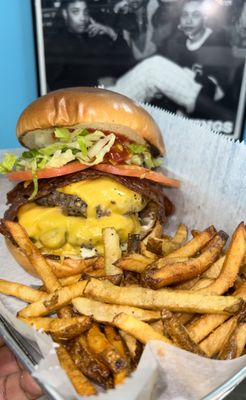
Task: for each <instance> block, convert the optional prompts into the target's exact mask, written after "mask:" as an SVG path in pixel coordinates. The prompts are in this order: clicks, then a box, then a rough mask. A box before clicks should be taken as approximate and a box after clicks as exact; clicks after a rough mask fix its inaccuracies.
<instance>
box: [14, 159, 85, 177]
mask: <svg viewBox="0 0 246 400" xmlns="http://www.w3.org/2000/svg"><path fill="white" fill-rule="evenodd" d="M87 168H90V166H89V165H85V164H81V163H80V162H79V161H74V162H72V163H70V164H67V165H63V167H59V168H44V169H41V170H39V171H37V177H38V179H45V178H53V177H56V176H62V175H67V174H71V173H73V172H77V171H82V170H83V169H87ZM8 179H9V180H10V181H30V180H32V179H33V176H32V172H31V171H13V172H10V173H9V174H8Z"/></svg>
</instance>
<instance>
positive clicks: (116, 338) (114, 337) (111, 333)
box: [104, 325, 131, 385]
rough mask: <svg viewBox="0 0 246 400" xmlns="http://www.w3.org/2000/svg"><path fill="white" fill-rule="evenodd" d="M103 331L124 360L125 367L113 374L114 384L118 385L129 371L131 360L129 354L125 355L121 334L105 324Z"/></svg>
mask: <svg viewBox="0 0 246 400" xmlns="http://www.w3.org/2000/svg"><path fill="white" fill-rule="evenodd" d="M104 333H105V336H106V338H107V339H108V341H109V343H110V344H111V345H112V346H113V347H114V348H116V350H117V351H118V352H119V354H120V355H121V357H122V358H123V359H124V360H125V362H126V368H125V369H124V370H122V371H120V372H118V373H117V374H115V375H114V382H115V385H119V384H121V383H123V382H124V380H125V378H126V377H127V375H128V371H130V365H131V360H130V358H129V356H128V355H127V350H126V345H125V342H124V341H123V339H122V338H121V336H120V334H119V333H118V332H117V330H116V329H115V328H114V327H113V326H111V325H106V326H105V327H104Z"/></svg>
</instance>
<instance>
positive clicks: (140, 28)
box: [114, 0, 156, 64]
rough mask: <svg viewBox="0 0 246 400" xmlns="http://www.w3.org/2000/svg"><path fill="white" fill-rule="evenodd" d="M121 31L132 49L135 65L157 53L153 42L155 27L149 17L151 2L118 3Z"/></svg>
mask: <svg viewBox="0 0 246 400" xmlns="http://www.w3.org/2000/svg"><path fill="white" fill-rule="evenodd" d="M114 9H115V10H117V12H118V13H120V12H121V15H122V18H121V26H120V27H121V29H122V32H123V36H124V38H125V40H126V41H127V43H128V45H129V48H130V49H131V52H132V55H133V58H134V60H135V64H136V63H137V62H138V61H141V60H143V59H145V58H147V57H149V56H151V55H153V54H155V52H156V46H155V44H154V43H153V41H152V36H153V27H152V23H151V19H150V15H149V0H127V1H126V0H124V1H120V2H119V3H118V8H117V7H116V6H115V8H114Z"/></svg>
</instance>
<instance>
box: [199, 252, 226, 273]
mask: <svg viewBox="0 0 246 400" xmlns="http://www.w3.org/2000/svg"><path fill="white" fill-rule="evenodd" d="M224 261H225V255H224V256H222V257H220V258H219V259H218V260H217V261H215V262H214V263H213V264H212V265H211V267H209V268H208V269H207V270H206V271H205V272H203V274H202V278H207V279H217V278H218V276H219V274H220V273H221V270H222V267H223V264H224Z"/></svg>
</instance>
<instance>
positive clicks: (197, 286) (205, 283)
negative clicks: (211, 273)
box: [191, 278, 214, 290]
mask: <svg viewBox="0 0 246 400" xmlns="http://www.w3.org/2000/svg"><path fill="white" fill-rule="evenodd" d="M213 281H214V280H213V279H208V278H201V279H199V280H198V281H197V282H196V283H195V285H194V286H193V287H192V288H191V290H200V289H204V288H206V287H208V286H209V285H211V284H212V283H213Z"/></svg>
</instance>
